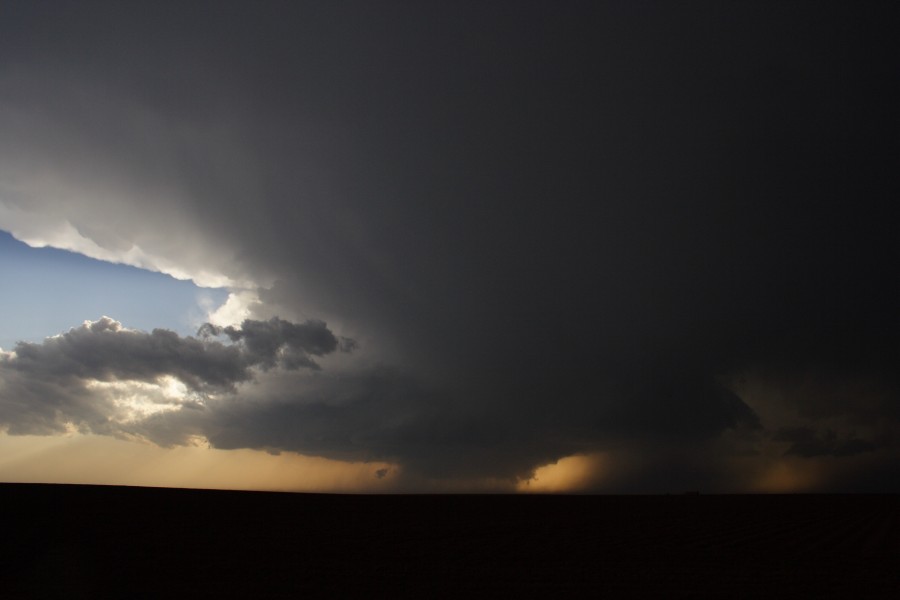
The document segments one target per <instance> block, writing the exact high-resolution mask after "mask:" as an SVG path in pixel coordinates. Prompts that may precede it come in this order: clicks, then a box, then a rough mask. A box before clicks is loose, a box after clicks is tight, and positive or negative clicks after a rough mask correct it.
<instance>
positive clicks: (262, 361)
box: [199, 317, 357, 369]
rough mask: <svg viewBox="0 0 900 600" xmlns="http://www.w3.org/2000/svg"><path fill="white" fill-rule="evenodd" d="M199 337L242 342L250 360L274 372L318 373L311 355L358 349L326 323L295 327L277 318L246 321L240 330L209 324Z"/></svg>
mask: <svg viewBox="0 0 900 600" xmlns="http://www.w3.org/2000/svg"><path fill="white" fill-rule="evenodd" d="M199 333H200V335H201V336H210V335H221V334H224V335H226V336H227V337H228V338H229V339H230V340H231V341H232V342H242V348H243V350H244V355H245V356H246V357H247V359H248V360H250V361H251V362H252V363H253V364H256V365H259V366H260V367H262V368H263V369H271V368H272V367H274V366H275V365H276V364H277V363H278V362H280V364H281V365H282V366H283V367H285V368H288V369H296V368H299V367H301V366H302V367H309V368H313V369H318V368H319V366H318V365H317V364H316V363H315V362H314V361H313V360H312V359H311V358H310V357H309V354H312V355H315V356H323V355H325V354H329V353H331V352H334V351H335V350H338V349H340V350H341V351H342V352H351V351H353V350H354V349H355V348H356V345H357V344H356V341H355V340H353V339H350V338H341V339H340V340H339V339H338V338H337V337H335V335H334V334H333V333H332V332H331V331H330V330H329V329H328V327H327V325H325V323H324V322H323V321H313V320H310V321H307V322H306V323H303V324H296V323H290V322H288V321H285V320H284V319H279V318H277V317H273V318H271V319H269V320H268V321H253V320H249V319H247V320H245V321H244V322H243V323H242V324H241V326H240V327H239V328H236V327H233V326H230V325H229V326H227V327H216V326H215V325H212V324H210V323H206V324H205V325H203V326H202V327H201V328H200V331H199Z"/></svg>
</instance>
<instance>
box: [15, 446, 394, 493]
mask: <svg viewBox="0 0 900 600" xmlns="http://www.w3.org/2000/svg"><path fill="white" fill-rule="evenodd" d="M396 473H397V468H396V466H395V465H391V464H388V463H383V462H369V463H366V462H345V461H338V460H330V459H326V458H319V457H311V456H303V455H299V454H294V453H289V452H283V453H281V454H277V455H276V454H270V453H267V452H263V451H259V450H246V449H242V450H218V449H215V448H207V447H200V446H178V447H175V448H160V447H159V446H155V445H152V444H148V443H139V442H133V441H124V440H118V439H114V438H110V437H105V436H97V435H82V434H79V433H74V432H71V433H69V434H66V435H61V436H10V435H5V434H3V435H0V481H5V482H11V483H72V484H97V485H134V486H150V487H176V488H208V489H234V490H269V491H292V492H343V493H355V492H367V493H377V492H383V491H389V490H390V489H391V487H392V486H393V485H394V480H395V474H396Z"/></svg>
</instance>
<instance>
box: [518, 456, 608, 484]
mask: <svg viewBox="0 0 900 600" xmlns="http://www.w3.org/2000/svg"><path fill="white" fill-rule="evenodd" d="M609 465H610V459H609V455H608V454H607V453H605V452H601V453H597V454H575V455H572V456H566V457H564V458H561V459H559V460H558V461H556V462H555V463H550V464H547V465H543V466H541V467H538V468H537V469H535V471H534V475H532V477H531V478H530V479H526V480H523V481H520V482H519V483H518V484H517V485H516V490H517V491H519V492H526V493H565V492H580V491H585V490H587V489H589V488H593V487H596V486H597V485H598V484H600V483H601V482H602V481H603V479H604V478H605V476H606V475H607V474H608V473H609Z"/></svg>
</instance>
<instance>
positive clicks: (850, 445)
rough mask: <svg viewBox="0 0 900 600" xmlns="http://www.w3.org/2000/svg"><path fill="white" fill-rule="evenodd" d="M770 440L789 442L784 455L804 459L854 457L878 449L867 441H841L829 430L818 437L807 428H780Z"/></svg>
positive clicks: (850, 439)
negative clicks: (814, 457) (789, 444)
mask: <svg viewBox="0 0 900 600" xmlns="http://www.w3.org/2000/svg"><path fill="white" fill-rule="evenodd" d="M772 439H773V440H775V441H776V442H790V443H791V446H790V448H788V449H787V451H785V454H786V455H796V456H802V457H804V458H810V457H813V456H837V457H841V456H854V455H856V454H860V453H862V452H873V451H875V450H877V449H878V445H877V444H875V443H873V442H870V441H867V440H862V439H859V438H856V437H854V438H848V439H844V440H841V439H838V435H837V433H836V432H834V431H832V430H830V429H829V430H827V431H825V433H824V434H821V435H820V434H818V433H817V432H816V431H814V430H813V429H810V428H809V427H793V428H781V429H779V430H778V431H776V432H775V435H774V436H773V438H772Z"/></svg>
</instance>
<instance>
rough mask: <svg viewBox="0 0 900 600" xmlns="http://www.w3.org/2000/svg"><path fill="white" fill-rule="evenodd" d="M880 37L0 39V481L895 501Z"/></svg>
mask: <svg viewBox="0 0 900 600" xmlns="http://www.w3.org/2000/svg"><path fill="white" fill-rule="evenodd" d="M894 10H895V9H894V8H893V7H892V6H891V4H890V3H878V2H874V3H866V4H865V5H864V6H851V5H850V4H847V3H830V2H814V3H812V2H810V3H803V2H795V3H783V2H771V3H770V2H761V3H728V4H725V5H723V4H721V3H715V2H689V3H687V4H684V3H679V4H677V5H676V4H672V3H662V2H646V3H634V2H591V3H582V2H570V3H562V4H560V3H521V2H491V3H487V4H484V3H414V2H390V1H389V2H378V3H371V2H298V3H283V2H183V3H177V4H162V5H149V4H147V3H122V2H90V1H88V2H80V3H39V2H24V1H22V2H19V1H13V2H6V3H4V4H3V7H2V8H0V231H2V233H0V280H2V286H3V287H2V292H0V310H2V313H3V316H2V321H0V323H2V327H0V347H2V349H3V354H2V355H0V430H2V432H3V433H2V434H0V447H2V448H3V449H4V450H3V452H2V456H3V458H2V460H0V479H3V480H7V481H66V482H82V483H127V484H132V485H170V486H186V487H192V486H193V487H228V488H242V489H245V488H246V489H284V490H304V491H343V492H347V491H350V492H354V491H355V492H596V493H673V492H674V493H677V492H682V491H688V490H701V491H704V492H722V493H741V492H834V491H840V492H857V491H859V492H872V491H876V492H884V491H893V492H896V491H900V438H898V433H900V378H898V373H900V369H898V368H897V366H898V364H900V363H898V359H900V316H898V309H897V307H898V306H900V285H898V278H897V273H898V266H900V260H898V259H900V245H898V241H897V235H896V234H897V225H896V220H894V219H892V218H891V216H892V213H893V211H891V208H892V207H893V206H892V205H893V204H894V203H895V201H896V198H897V197H898V193H897V192H898V191H900V190H898V180H897V176H896V172H897V161H898V158H900V135H898V134H900V119H898V116H897V115H898V113H897V111H896V106H898V104H900V102H898V101H900V98H898V94H897V90H896V87H897V86H896V65H897V58H898V42H897V41H896V35H895V32H894V31H893V28H892V27H891V24H892V23H893V22H896V21H895V17H896V14H895V12H894Z"/></svg>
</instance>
